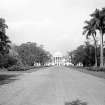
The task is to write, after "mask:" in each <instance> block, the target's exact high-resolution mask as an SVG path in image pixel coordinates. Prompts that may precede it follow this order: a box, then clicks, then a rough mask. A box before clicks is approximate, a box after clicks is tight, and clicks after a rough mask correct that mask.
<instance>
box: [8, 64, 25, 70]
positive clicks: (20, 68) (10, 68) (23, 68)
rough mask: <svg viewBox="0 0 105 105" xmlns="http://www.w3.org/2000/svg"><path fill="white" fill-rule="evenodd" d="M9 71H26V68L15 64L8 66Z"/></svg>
mask: <svg viewBox="0 0 105 105" xmlns="http://www.w3.org/2000/svg"><path fill="white" fill-rule="evenodd" d="M7 69H8V71H25V70H26V68H25V67H24V66H19V65H13V66H11V67H8V68H7Z"/></svg>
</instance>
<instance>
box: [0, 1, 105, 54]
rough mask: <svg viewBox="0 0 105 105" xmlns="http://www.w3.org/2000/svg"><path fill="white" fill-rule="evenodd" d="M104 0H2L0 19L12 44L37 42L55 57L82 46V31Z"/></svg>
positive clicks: (104, 3)
mask: <svg viewBox="0 0 105 105" xmlns="http://www.w3.org/2000/svg"><path fill="white" fill-rule="evenodd" d="M102 7H105V0H0V16H1V17H3V18H5V19H6V23H7V24H8V26H9V29H8V31H7V32H8V36H9V37H10V40H12V42H13V43H16V44H21V43H25V42H36V43H38V44H43V45H44V47H45V48H46V49H47V50H48V51H51V53H54V52H56V51H60V52H62V53H65V52H67V51H69V50H72V49H75V48H76V47H77V46H78V45H80V44H81V43H83V41H84V40H83V39H84V38H83V36H82V31H83V30H82V27H83V25H84V21H85V20H86V19H88V18H89V14H91V13H92V12H93V11H94V10H95V9H96V8H102Z"/></svg>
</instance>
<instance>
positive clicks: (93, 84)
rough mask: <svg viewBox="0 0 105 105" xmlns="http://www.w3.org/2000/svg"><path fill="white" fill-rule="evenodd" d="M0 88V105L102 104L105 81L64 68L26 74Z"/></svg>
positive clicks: (52, 68) (104, 103) (104, 95)
mask: <svg viewBox="0 0 105 105" xmlns="http://www.w3.org/2000/svg"><path fill="white" fill-rule="evenodd" d="M19 78H20V79H19V80H17V81H15V82H13V83H10V84H5V85H2V86H1V87H0V105H64V103H65V102H71V101H73V100H77V99H79V100H81V101H83V102H87V105H105V80H104V79H100V78H97V77H94V76H91V75H87V74H84V73H81V72H78V71H74V70H73V69H71V70H70V69H68V68H65V67H51V68H48V69H45V70H39V71H36V72H32V73H25V74H24V75H22V76H20V77H19Z"/></svg>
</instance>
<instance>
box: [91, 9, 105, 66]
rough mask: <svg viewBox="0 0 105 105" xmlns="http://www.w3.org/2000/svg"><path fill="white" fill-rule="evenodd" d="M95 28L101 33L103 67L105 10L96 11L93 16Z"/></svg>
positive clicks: (101, 63) (101, 62)
mask: <svg viewBox="0 0 105 105" xmlns="http://www.w3.org/2000/svg"><path fill="white" fill-rule="evenodd" d="M90 16H91V17H92V19H93V20H94V22H95V28H96V30H98V31H99V32H100V67H103V35H104V33H105V8H102V9H101V10H99V9H96V10H95V11H94V12H93V13H92V14H91V15H90Z"/></svg>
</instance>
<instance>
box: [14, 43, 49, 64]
mask: <svg viewBox="0 0 105 105" xmlns="http://www.w3.org/2000/svg"><path fill="white" fill-rule="evenodd" d="M16 51H17V52H18V54H19V57H20V58H21V61H22V63H23V64H24V65H29V66H33V65H34V63H35V62H37V63H40V64H41V65H44V64H45V63H46V62H48V61H49V60H50V54H49V52H47V51H45V50H44V49H43V48H42V47H40V46H37V44H36V43H31V42H28V43H24V44H22V45H20V46H17V47H16Z"/></svg>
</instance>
